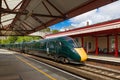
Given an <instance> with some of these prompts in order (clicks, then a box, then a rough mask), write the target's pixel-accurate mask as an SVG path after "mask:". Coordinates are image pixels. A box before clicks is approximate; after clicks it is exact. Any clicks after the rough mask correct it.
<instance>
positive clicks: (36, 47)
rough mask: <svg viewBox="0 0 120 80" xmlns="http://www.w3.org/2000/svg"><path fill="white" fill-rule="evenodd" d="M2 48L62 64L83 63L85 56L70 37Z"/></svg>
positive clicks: (8, 45)
mask: <svg viewBox="0 0 120 80" xmlns="http://www.w3.org/2000/svg"><path fill="white" fill-rule="evenodd" d="M3 47H4V48H8V49H12V50H15V51H21V52H24V53H28V54H32V55H37V56H41V57H44V58H51V59H54V60H55V61H61V62H62V63H84V61H86V60H87V54H86V52H85V51H84V49H83V48H82V47H80V46H79V45H78V43H77V42H76V41H75V40H73V39H72V38H71V37H58V38H52V39H43V40H39V41H32V42H23V43H15V44H7V45H4V46H3Z"/></svg>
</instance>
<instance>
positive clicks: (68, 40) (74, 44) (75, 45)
mask: <svg viewBox="0 0 120 80" xmlns="http://www.w3.org/2000/svg"><path fill="white" fill-rule="evenodd" d="M67 42H68V43H69V44H71V45H72V46H73V47H75V48H78V47H80V46H79V44H77V42H76V41H75V40H73V39H72V38H70V39H67Z"/></svg>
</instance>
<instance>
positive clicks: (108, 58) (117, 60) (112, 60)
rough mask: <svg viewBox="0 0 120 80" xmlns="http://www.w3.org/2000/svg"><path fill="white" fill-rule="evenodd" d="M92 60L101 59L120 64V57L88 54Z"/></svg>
mask: <svg viewBox="0 0 120 80" xmlns="http://www.w3.org/2000/svg"><path fill="white" fill-rule="evenodd" d="M88 59H90V60H101V61H107V62H113V63H119V64H120V57H112V56H99V55H98V56H96V55H88Z"/></svg>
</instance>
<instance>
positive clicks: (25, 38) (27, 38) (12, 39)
mask: <svg viewBox="0 0 120 80" xmlns="http://www.w3.org/2000/svg"><path fill="white" fill-rule="evenodd" d="M39 39H40V37H35V36H10V37H8V38H7V39H4V40H0V43H1V44H9V43H20V42H29V41H33V40H39Z"/></svg>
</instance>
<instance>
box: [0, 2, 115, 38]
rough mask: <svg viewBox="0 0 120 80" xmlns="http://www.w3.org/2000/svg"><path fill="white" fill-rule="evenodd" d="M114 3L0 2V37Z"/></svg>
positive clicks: (18, 33)
mask: <svg viewBox="0 0 120 80" xmlns="http://www.w3.org/2000/svg"><path fill="white" fill-rule="evenodd" d="M114 1H116V0H0V36H11V35H12V36H24V35H28V34H30V33H33V32H36V31H39V30H41V29H44V28H47V27H49V26H51V25H54V24H56V23H58V22H61V21H64V20H66V19H69V18H72V17H74V16H77V15H79V14H82V13H85V12H87V11H90V10H93V9H95V8H98V7H101V6H104V5H106V4H109V3H111V2H114Z"/></svg>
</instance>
